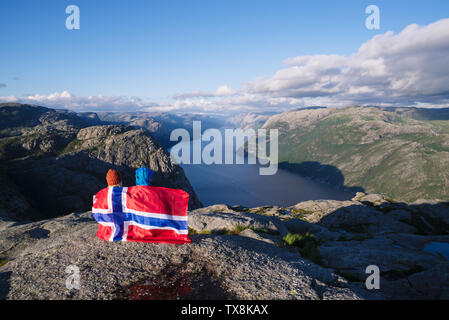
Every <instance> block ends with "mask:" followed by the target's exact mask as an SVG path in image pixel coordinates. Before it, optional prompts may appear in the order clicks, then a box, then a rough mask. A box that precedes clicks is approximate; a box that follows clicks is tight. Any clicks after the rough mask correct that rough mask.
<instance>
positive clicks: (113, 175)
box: [106, 169, 122, 187]
mask: <svg viewBox="0 0 449 320" xmlns="http://www.w3.org/2000/svg"><path fill="white" fill-rule="evenodd" d="M106 182H107V183H108V187H121V186H122V175H121V174H120V172H118V171H117V170H114V169H109V171H108V173H107V174H106Z"/></svg>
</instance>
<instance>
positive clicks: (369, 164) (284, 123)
mask: <svg viewBox="0 0 449 320" xmlns="http://www.w3.org/2000/svg"><path fill="white" fill-rule="evenodd" d="M412 110H415V112H405V111H404V109H397V110H395V109H381V108H375V107H372V108H363V107H348V108H342V109H317V110H302V111H293V112H286V113H283V114H280V115H275V116H273V117H271V118H270V119H269V120H268V121H267V122H266V123H265V125H264V127H265V128H278V129H279V134H280V136H279V155H280V156H279V162H281V163H282V162H284V165H285V163H288V164H289V165H288V167H289V168H294V165H298V168H301V165H303V164H304V163H306V162H319V163H320V164H322V165H327V166H334V167H336V168H337V169H338V170H339V171H340V172H341V174H343V176H344V182H343V184H344V185H345V186H358V187H362V188H364V189H365V191H367V192H375V193H382V194H386V195H389V196H390V197H393V198H395V199H398V200H404V201H415V200H417V199H447V198H448V192H449V120H433V119H435V118H437V117H433V114H432V111H430V110H427V111H426V112H421V113H419V112H417V111H416V109H412ZM435 112H438V114H444V113H443V112H442V110H438V111H435ZM417 114H420V115H423V116H420V117H419V118H420V119H419V120H418V119H417V118H418V117H416V115H417ZM440 118H443V119H444V118H445V117H440ZM315 171H317V172H314V173H313V172H307V173H308V174H309V175H311V176H313V175H315V176H316V177H318V178H320V179H321V180H323V178H325V177H322V176H319V175H320V172H318V171H319V170H315ZM324 180H326V179H324Z"/></svg>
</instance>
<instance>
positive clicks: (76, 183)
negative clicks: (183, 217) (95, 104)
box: [0, 104, 202, 220]
mask: <svg viewBox="0 0 449 320" xmlns="http://www.w3.org/2000/svg"><path fill="white" fill-rule="evenodd" d="M0 115H1V117H0V119H1V120H0V137H1V138H0V177H2V179H1V180H0V187H1V188H2V193H1V195H0V219H6V220H7V219H13V220H14V219H43V218H48V217H54V216H58V215H63V214H67V213H70V212H73V211H86V210H89V209H90V208H91V206H92V196H93V195H94V194H95V193H96V192H98V191H99V190H100V189H102V188H104V187H105V183H106V181H105V176H106V172H107V170H108V169H109V168H115V169H118V170H119V171H120V172H121V173H122V175H123V177H124V184H125V185H134V184H135V180H134V172H135V170H136V169H137V168H139V167H141V166H147V167H149V168H151V169H152V170H154V171H155V175H154V177H153V180H152V183H153V184H154V185H156V186H163V187H169V188H179V189H183V190H185V191H186V192H187V193H189V194H190V202H189V208H191V209H194V208H198V207H201V206H202V204H201V202H200V201H199V199H198V197H197V196H196V194H195V192H194V190H193V188H192V186H191V185H190V183H189V181H188V180H187V178H186V177H185V175H184V171H183V169H182V168H181V167H180V166H178V165H177V164H175V163H173V162H172V160H171V158H170V155H169V154H168V153H167V151H166V150H165V149H164V148H163V147H162V146H161V145H160V144H159V143H158V142H157V141H156V140H155V139H154V138H153V137H152V135H151V134H150V133H149V132H148V131H146V130H143V129H140V128H136V127H133V126H125V125H104V124H103V122H102V121H101V120H100V119H99V118H98V117H97V116H96V115H95V114H92V113H81V114H78V113H75V112H70V111H61V110H53V109H48V108H43V107H37V106H30V105H17V104H2V105H0Z"/></svg>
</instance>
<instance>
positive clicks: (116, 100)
mask: <svg viewBox="0 0 449 320" xmlns="http://www.w3.org/2000/svg"><path fill="white" fill-rule="evenodd" d="M0 101H3V102H19V103H28V104H35V105H40V106H45V107H50V108H56V109H61V108H63V109H71V110H76V111H137V110H145V109H148V108H151V107H153V106H157V104H156V103H153V102H150V101H145V100H143V99H141V98H137V97H123V96H102V95H98V96H77V95H74V94H72V93H70V92H68V91H63V92H60V93H58V92H55V93H52V94H49V95H41V94H35V95H29V96H26V97H14V96H9V97H0Z"/></svg>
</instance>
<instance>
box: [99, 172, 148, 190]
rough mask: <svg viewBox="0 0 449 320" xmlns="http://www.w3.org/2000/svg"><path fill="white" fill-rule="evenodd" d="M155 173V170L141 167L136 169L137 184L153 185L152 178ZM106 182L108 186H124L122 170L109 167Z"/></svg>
mask: <svg viewBox="0 0 449 320" xmlns="http://www.w3.org/2000/svg"><path fill="white" fill-rule="evenodd" d="M153 175H154V171H153V170H151V169H149V168H146V167H141V168H139V169H137V170H136V186H151V178H152V177H153ZM106 182H107V183H108V187H121V186H122V175H121V174H120V172H118V171H117V170H114V169H109V171H108V173H107V174H106Z"/></svg>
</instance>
